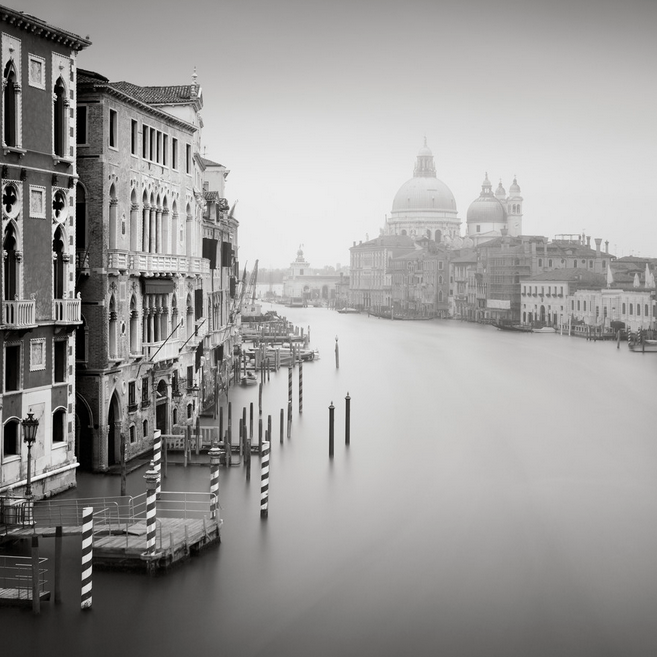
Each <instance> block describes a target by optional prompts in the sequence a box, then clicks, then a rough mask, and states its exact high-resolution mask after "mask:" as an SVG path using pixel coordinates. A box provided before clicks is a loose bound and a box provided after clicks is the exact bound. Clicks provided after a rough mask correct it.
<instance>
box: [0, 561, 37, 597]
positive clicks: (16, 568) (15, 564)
mask: <svg viewBox="0 0 657 657" xmlns="http://www.w3.org/2000/svg"><path fill="white" fill-rule="evenodd" d="M46 561H47V559H46V558H45V557H40V558H39V569H38V578H39V580H38V586H37V591H38V595H39V596H44V595H45V594H46V572H47V569H46V568H45V567H44V568H41V565H42V564H45V563H46ZM32 576H33V562H32V558H31V557H16V556H0V599H4V600H26V601H29V600H32V592H33V590H34V587H33V582H32Z"/></svg>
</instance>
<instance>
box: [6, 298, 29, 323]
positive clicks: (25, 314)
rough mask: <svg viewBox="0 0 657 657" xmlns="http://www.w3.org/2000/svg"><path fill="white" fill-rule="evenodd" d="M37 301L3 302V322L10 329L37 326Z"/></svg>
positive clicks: (17, 300) (18, 300)
mask: <svg viewBox="0 0 657 657" xmlns="http://www.w3.org/2000/svg"><path fill="white" fill-rule="evenodd" d="M35 318H36V301H35V300H34V299H16V300H14V301H3V302H2V322H3V324H5V325H6V326H8V327H9V328H27V327H29V326H36V321H35Z"/></svg>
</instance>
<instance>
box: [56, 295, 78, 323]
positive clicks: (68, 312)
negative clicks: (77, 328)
mask: <svg viewBox="0 0 657 657" xmlns="http://www.w3.org/2000/svg"><path fill="white" fill-rule="evenodd" d="M52 318H53V319H54V320H55V324H82V301H81V300H80V299H53V302H52Z"/></svg>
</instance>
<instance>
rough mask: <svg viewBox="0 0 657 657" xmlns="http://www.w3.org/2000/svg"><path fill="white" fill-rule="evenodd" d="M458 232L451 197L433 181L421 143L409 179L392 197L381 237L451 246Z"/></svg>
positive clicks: (430, 160)
mask: <svg viewBox="0 0 657 657" xmlns="http://www.w3.org/2000/svg"><path fill="white" fill-rule="evenodd" d="M460 228H461V220H460V219H459V217H458V212H457V209H456V201H455V200H454V195H453V194H452V192H451V190H450V189H449V187H448V186H447V185H446V184H445V183H444V182H443V181H442V180H439V179H438V178H436V166H435V164H434V159H433V153H432V152H431V150H430V149H429V147H428V146H427V142H426V139H425V141H424V146H423V147H422V148H421V149H420V151H419V153H418V155H417V159H416V162H415V168H414V170H413V177H412V178H410V179H409V180H407V181H406V182H405V183H404V184H403V185H402V186H401V187H400V188H399V191H398V192H397V194H395V198H394V200H393V202H392V210H391V212H390V216H389V217H387V218H386V222H385V227H384V230H383V232H384V234H385V235H400V236H402V235H403V236H407V237H412V238H413V239H420V238H423V237H426V238H429V239H431V240H434V241H435V242H444V243H451V241H452V240H454V239H455V238H459V232H460ZM459 239H460V238H459Z"/></svg>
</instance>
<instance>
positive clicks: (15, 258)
mask: <svg viewBox="0 0 657 657" xmlns="http://www.w3.org/2000/svg"><path fill="white" fill-rule="evenodd" d="M2 248H3V250H4V252H5V254H4V255H5V258H4V259H5V262H4V272H3V273H4V281H3V282H4V286H3V287H4V289H3V292H4V299H5V301H14V300H15V299H17V298H18V282H19V281H20V278H19V275H18V265H19V262H20V258H19V255H18V239H17V236H16V227H15V226H14V224H13V222H9V224H8V225H7V228H5V232H4V238H3V240H2ZM5 321H6V318H5Z"/></svg>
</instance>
